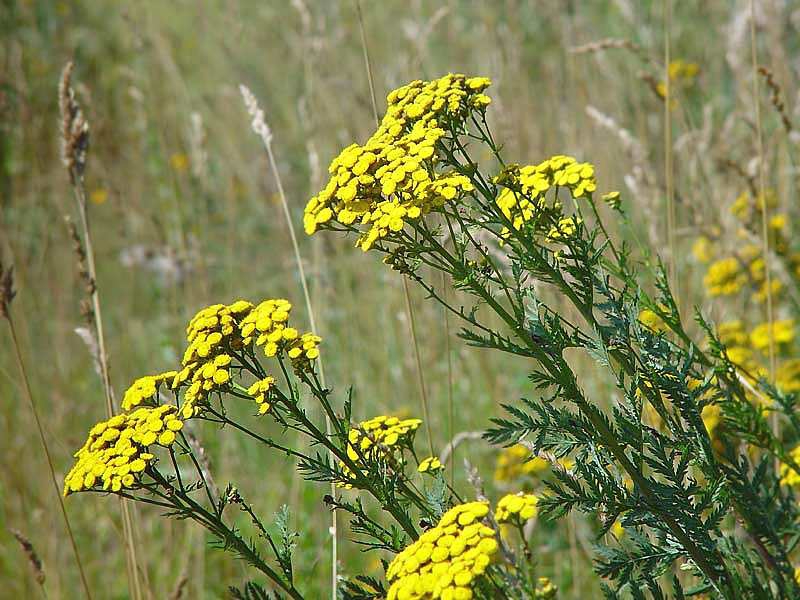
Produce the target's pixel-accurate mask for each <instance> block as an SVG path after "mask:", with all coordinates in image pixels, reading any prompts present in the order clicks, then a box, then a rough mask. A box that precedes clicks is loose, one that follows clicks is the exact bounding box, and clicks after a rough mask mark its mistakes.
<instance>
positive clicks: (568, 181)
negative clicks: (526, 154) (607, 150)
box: [494, 155, 618, 237]
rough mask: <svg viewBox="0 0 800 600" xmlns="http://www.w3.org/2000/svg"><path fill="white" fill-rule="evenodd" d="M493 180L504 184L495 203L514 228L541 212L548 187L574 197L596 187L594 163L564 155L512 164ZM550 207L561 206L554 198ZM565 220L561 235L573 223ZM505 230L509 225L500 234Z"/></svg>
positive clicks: (504, 233)
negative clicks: (562, 188)
mask: <svg viewBox="0 0 800 600" xmlns="http://www.w3.org/2000/svg"><path fill="white" fill-rule="evenodd" d="M494 182H495V183H498V184H500V185H502V186H503V189H502V190H500V193H499V194H498V195H497V206H498V207H499V208H500V210H501V211H502V213H503V215H505V217H506V219H508V220H509V221H510V222H511V226H512V227H513V228H514V229H516V230H519V229H521V228H522V226H523V225H524V224H525V223H527V222H528V221H531V220H533V219H535V218H536V217H538V216H539V215H540V214H541V213H542V210H543V209H544V207H545V194H546V193H547V191H548V190H550V189H551V188H553V187H566V188H568V189H569V190H570V192H571V193H572V196H573V197H574V198H581V197H583V196H587V195H589V194H591V193H592V192H594V191H595V190H596V189H597V182H596V181H595V177H594V166H593V165H591V164H590V163H579V162H578V161H577V160H575V159H574V158H573V157H571V156H564V155H556V156H552V157H550V158H548V159H547V160H545V161H542V162H540V163H539V164H538V165H526V166H523V167H519V166H517V165H512V166H510V167H508V168H506V169H505V170H504V171H503V172H502V173H500V174H499V175H498V176H497V177H495V178H494ZM617 197H618V195H617ZM553 207H554V208H555V209H558V208H560V204H559V203H558V199H557V198H556V199H555V200H554V206H553ZM568 219H569V223H566V222H565V223H564V225H565V227H567V228H569V227H568V226H570V224H571V227H572V231H571V232H570V231H563V234H564V235H571V234H572V233H574V226H575V223H574V221H573V220H572V218H571V217H569V218H568ZM559 229H561V227H559V228H557V229H556V228H555V227H553V229H552V230H551V233H552V231H555V232H556V233H558V231H559ZM508 233H509V230H508V228H504V229H503V231H502V235H503V236H504V237H506V236H507V235H508Z"/></svg>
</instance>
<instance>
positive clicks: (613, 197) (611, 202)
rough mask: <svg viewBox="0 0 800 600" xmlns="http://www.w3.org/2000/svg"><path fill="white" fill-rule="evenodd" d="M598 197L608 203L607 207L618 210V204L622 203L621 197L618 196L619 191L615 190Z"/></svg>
mask: <svg viewBox="0 0 800 600" xmlns="http://www.w3.org/2000/svg"><path fill="white" fill-rule="evenodd" d="M600 199H601V200H602V201H603V202H605V203H606V204H608V206H609V208H611V209H613V210H619V208H620V206H621V205H622V198H621V197H620V194H619V192H616V191H615V192H608V193H607V194H603V195H602V196H601V198H600Z"/></svg>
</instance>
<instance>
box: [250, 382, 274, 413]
mask: <svg viewBox="0 0 800 600" xmlns="http://www.w3.org/2000/svg"><path fill="white" fill-rule="evenodd" d="M274 385H275V378H274V377H265V378H264V379H259V380H258V381H256V382H255V383H254V384H253V385H251V386H250V387H249V388H247V393H248V394H250V395H251V396H252V397H253V399H254V400H255V401H256V404H257V405H258V414H260V415H263V414H264V413H266V412H268V411H269V409H270V408H272V405H271V404H270V403H269V398H270V392H271V390H272V387H273V386H274Z"/></svg>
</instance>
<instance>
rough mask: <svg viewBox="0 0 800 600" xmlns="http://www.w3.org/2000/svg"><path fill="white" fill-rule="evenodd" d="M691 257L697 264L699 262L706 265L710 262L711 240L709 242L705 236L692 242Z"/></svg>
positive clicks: (711, 253)
mask: <svg viewBox="0 0 800 600" xmlns="http://www.w3.org/2000/svg"><path fill="white" fill-rule="evenodd" d="M692 255H693V256H694V257H695V259H696V260H697V262H701V263H703V264H707V263H709V262H711V258H712V257H713V244H712V243H711V240H709V239H708V238H707V237H706V236H704V235H701V236H700V237H699V238H697V239H696V240H695V241H694V244H692Z"/></svg>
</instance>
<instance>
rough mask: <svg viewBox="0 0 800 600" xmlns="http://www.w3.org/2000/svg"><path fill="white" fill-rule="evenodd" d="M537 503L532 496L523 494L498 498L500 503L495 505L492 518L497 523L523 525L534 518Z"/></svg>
mask: <svg viewBox="0 0 800 600" xmlns="http://www.w3.org/2000/svg"><path fill="white" fill-rule="evenodd" d="M538 501H539V499H538V498H537V497H536V496H534V495H533V494H525V493H524V492H519V493H517V494H508V495H506V496H503V497H502V498H500V502H498V503H497V509H496V510H495V512H494V518H495V520H496V521H497V522H498V523H508V522H513V521H516V522H519V523H524V522H525V521H527V520H529V519H532V518H533V517H535V516H536V512H537V509H536V504H537V503H538Z"/></svg>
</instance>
